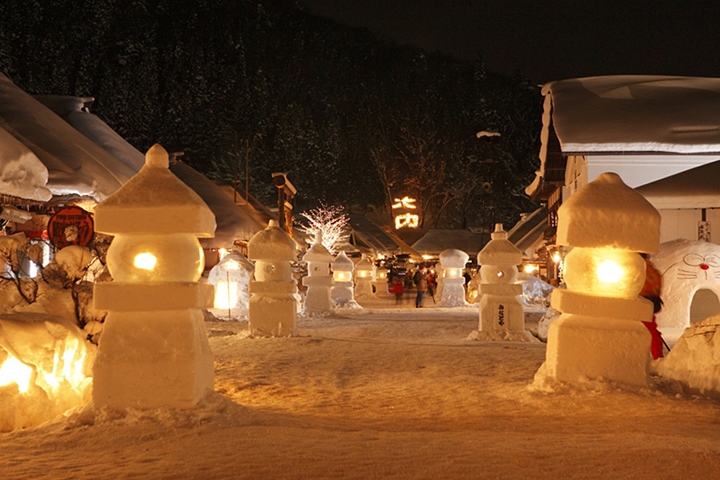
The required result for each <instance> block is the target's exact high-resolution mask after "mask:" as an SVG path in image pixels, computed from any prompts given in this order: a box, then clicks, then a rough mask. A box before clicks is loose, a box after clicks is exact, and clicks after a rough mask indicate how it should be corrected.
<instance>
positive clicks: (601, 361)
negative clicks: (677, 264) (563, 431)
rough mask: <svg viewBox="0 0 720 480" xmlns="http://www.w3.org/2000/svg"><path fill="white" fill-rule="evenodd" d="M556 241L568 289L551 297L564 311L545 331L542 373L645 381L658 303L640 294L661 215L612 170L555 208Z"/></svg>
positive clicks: (656, 243)
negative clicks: (562, 253)
mask: <svg viewBox="0 0 720 480" xmlns="http://www.w3.org/2000/svg"><path fill="white" fill-rule="evenodd" d="M557 241H558V244H559V245H564V246H567V247H573V249H572V250H571V251H570V253H568V255H567V256H566V257H565V261H564V278H565V283H566V285H567V289H556V290H555V291H554V292H553V294H552V306H553V308H555V309H557V310H559V311H561V312H562V315H561V316H560V317H559V318H558V319H557V320H556V321H555V322H553V323H552V325H551V326H550V330H549V332H548V345H547V358H546V362H545V365H544V367H542V369H541V370H542V371H544V374H545V375H547V376H549V377H553V378H555V379H557V380H561V381H569V382H576V381H580V380H581V379H584V378H590V379H595V378H600V377H602V378H603V379H606V380H611V381H616V382H620V383H627V384H634V385H646V384H647V381H648V367H649V362H650V333H649V331H648V330H647V328H646V327H645V326H644V325H643V324H642V321H649V320H651V319H652V316H653V305H652V303H651V302H650V301H649V300H646V299H644V298H641V297H638V294H639V293H640V291H641V289H642V287H643V283H644V281H645V261H644V260H643V258H642V257H641V256H640V255H639V254H638V253H637V252H645V253H655V252H657V250H658V247H659V243H660V214H659V213H658V211H657V210H655V208H654V207H653V206H652V205H651V204H650V203H649V202H648V201H647V200H645V198H644V197H642V196H641V195H640V194H639V193H637V192H635V190H633V189H631V188H630V187H628V186H627V185H625V183H623V181H622V180H621V179H620V177H619V176H618V175H617V174H615V173H604V174H602V175H600V176H599V177H598V178H597V179H596V180H595V181H593V182H591V183H589V184H587V185H585V186H584V187H582V188H580V189H579V190H578V191H577V192H576V193H575V194H574V195H573V196H572V197H570V199H569V200H568V201H566V202H565V203H564V204H563V205H562V206H561V207H560V209H559V211H558V228H557Z"/></svg>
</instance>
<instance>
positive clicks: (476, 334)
mask: <svg viewBox="0 0 720 480" xmlns="http://www.w3.org/2000/svg"><path fill="white" fill-rule="evenodd" d="M467 339H468V340H476V341H478V342H529V343H540V340H538V339H537V338H535V337H534V336H533V334H532V333H530V332H528V331H522V332H520V331H515V332H511V331H508V330H494V331H488V332H485V331H483V332H481V331H479V330H474V331H473V332H472V333H470V335H468V337H467Z"/></svg>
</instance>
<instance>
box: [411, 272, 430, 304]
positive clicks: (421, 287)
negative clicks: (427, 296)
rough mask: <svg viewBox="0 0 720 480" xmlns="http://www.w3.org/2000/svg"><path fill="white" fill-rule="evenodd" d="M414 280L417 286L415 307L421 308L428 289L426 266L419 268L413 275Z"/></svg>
mask: <svg viewBox="0 0 720 480" xmlns="http://www.w3.org/2000/svg"><path fill="white" fill-rule="evenodd" d="M413 282H414V283H415V288H417V296H416V297H415V308H420V307H422V306H423V305H422V304H423V294H424V293H425V290H427V274H426V273H425V267H420V268H418V270H417V272H415V275H413Z"/></svg>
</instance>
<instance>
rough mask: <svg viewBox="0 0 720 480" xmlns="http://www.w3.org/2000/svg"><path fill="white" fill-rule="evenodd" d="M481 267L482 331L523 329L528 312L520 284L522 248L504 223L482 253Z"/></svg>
mask: <svg viewBox="0 0 720 480" xmlns="http://www.w3.org/2000/svg"><path fill="white" fill-rule="evenodd" d="M477 259H478V264H480V265H481V267H480V279H481V281H482V283H480V289H479V291H480V294H481V295H482V298H481V299H480V329H479V330H480V331H481V332H495V331H504V332H505V331H507V332H522V331H524V330H525V316H524V312H523V306H522V303H521V302H520V295H521V294H522V285H519V284H516V283H514V282H515V279H516V278H517V273H518V270H517V266H518V265H520V264H521V263H522V252H521V251H520V250H518V249H517V247H515V245H513V244H512V243H510V241H509V240H508V239H507V232H506V231H505V230H503V226H502V224H501V223H498V224H496V225H495V231H494V232H493V233H492V234H491V240H490V241H489V242H488V243H487V245H485V248H483V249H482V250H480V253H478V257H477Z"/></svg>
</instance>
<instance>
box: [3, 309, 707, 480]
mask: <svg viewBox="0 0 720 480" xmlns="http://www.w3.org/2000/svg"><path fill="white" fill-rule="evenodd" d="M393 302H394V299H390V298H388V299H387V300H383V301H382V302H377V303H375V304H373V305H366V306H367V307H369V308H366V309H362V310H361V309H354V310H350V309H348V310H342V311H338V312H336V313H335V314H333V315H332V316H326V317H313V318H301V319H300V320H299V336H297V337H294V338H255V339H253V338H249V337H248V336H247V335H246V330H247V323H246V322H223V321H212V322H207V324H206V326H207V330H208V334H209V337H210V345H211V347H212V349H213V352H214V354H215V360H216V369H215V371H216V377H215V393H213V394H211V395H209V396H208V398H207V400H206V401H205V402H204V404H203V405H202V406H200V407H199V408H197V409H194V410H190V411H171V410H163V409H158V410H151V411H145V412H140V411H130V412H127V413H125V414H122V415H119V414H109V413H107V412H104V413H102V414H99V415H97V416H95V415H92V414H91V411H90V410H89V409H85V410H84V411H76V412H71V413H69V414H68V415H67V416H66V417H64V418H58V419H56V420H55V421H53V422H50V423H48V424H45V425H42V426H40V427H37V428H33V429H28V430H22V431H15V432H11V433H6V434H0V472H2V475H0V478H2V479H4V480H10V479H13V480H14V479H38V478H53V479H82V478H102V479H114V478H133V479H163V478H167V479H169V478H181V479H182V478H190V479H234V478H239V479H245V478H247V479H258V478H263V479H313V478H353V479H380V478H382V479H465V478H467V479H470V478H499V479H505V478H507V479H519V478H533V479H543V478H548V479H549V478H553V479H558V478H633V479H643V478H667V479H670V478H683V479H693V478H697V479H708V478H717V472H718V471H720V403H718V401H716V400H712V399H707V398H702V397H697V396H692V395H688V394H684V393H682V392H681V391H680V389H679V388H678V387H675V386H673V385H672V384H671V383H669V382H659V381H657V379H655V381H654V385H653V386H652V387H650V388H647V389H642V390H628V389H623V388H620V387H618V386H614V385H608V384H605V383H599V382H589V383H588V384H587V385H584V386H573V387H568V386H558V387H557V388H556V389H555V391H554V392H550V393H548V392H543V391H538V390H533V389H532V388H530V387H529V386H530V385H531V384H532V381H533V376H534V374H535V372H536V371H537V369H538V367H539V366H540V365H541V364H542V362H543V361H544V359H545V344H542V343H509V342H477V341H469V340H466V338H467V337H468V335H469V334H470V333H471V332H472V331H473V330H476V329H477V327H478V318H477V317H478V312H477V308H474V307H468V308H452V309H449V308H443V309H441V308H435V307H433V306H432V303H429V304H428V301H426V308H423V309H415V308H411V307H410V304H411V300H410V299H408V300H406V304H405V305H403V307H404V308H396V307H394V305H393ZM380 306H382V307H387V308H378V307H380Z"/></svg>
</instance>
